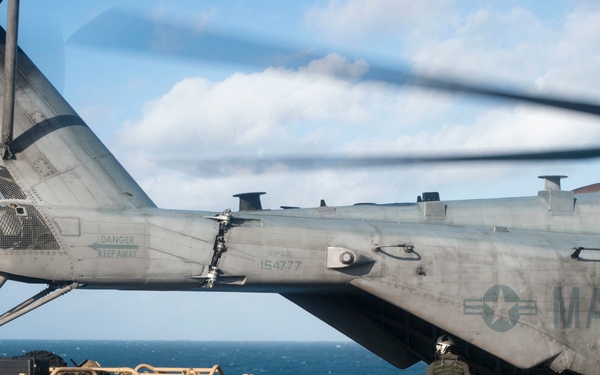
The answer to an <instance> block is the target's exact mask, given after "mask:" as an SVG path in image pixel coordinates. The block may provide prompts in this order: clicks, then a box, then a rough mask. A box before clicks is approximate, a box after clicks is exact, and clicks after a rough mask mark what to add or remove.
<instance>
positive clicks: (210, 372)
mask: <svg viewBox="0 0 600 375" xmlns="http://www.w3.org/2000/svg"><path fill="white" fill-rule="evenodd" d="M107 373H109V374H111V373H112V374H118V375H144V374H161V375H215V374H219V375H225V373H224V372H223V369H221V367H220V366H219V365H214V366H213V367H210V368H208V367H207V368H189V367H154V366H151V365H148V364H145V363H144V364H141V365H138V366H137V367H136V368H130V367H55V368H52V369H51V371H50V375H59V374H65V375H66V374H69V375H84V374H89V375H103V374H107Z"/></svg>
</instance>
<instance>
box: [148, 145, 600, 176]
mask: <svg viewBox="0 0 600 375" xmlns="http://www.w3.org/2000/svg"><path fill="white" fill-rule="evenodd" d="M599 157H600V148H586V149H567V150H558V151H556V150H555V151H552V150H551V151H534V152H518V153H497V154H482V155H477V154H462V155H460V154H454V155H414V156H409V155H389V156H385V155H382V156H357V157H354V156H350V157H341V156H331V157H329V156H297V157H281V158H256V159H252V158H241V157H240V158H235V159H213V160H200V161H192V160H173V159H171V160H169V159H167V160H161V161H157V163H158V164H159V165H162V166H164V167H167V168H171V169H175V170H178V171H181V172H184V173H187V174H190V175H194V176H202V177H219V176H227V175H237V174H244V173H245V174H265V173H277V172H290V171H298V170H321V169H364V168H370V167H371V168H377V167H397V166H402V165H416V164H440V163H475V162H540V161H544V162H546V161H559V160H583V159H593V158H599Z"/></svg>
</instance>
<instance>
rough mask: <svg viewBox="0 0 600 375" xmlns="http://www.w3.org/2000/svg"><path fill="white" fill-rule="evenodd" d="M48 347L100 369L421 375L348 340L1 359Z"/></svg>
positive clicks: (4, 353)
mask: <svg viewBox="0 0 600 375" xmlns="http://www.w3.org/2000/svg"><path fill="white" fill-rule="evenodd" d="M33 350H47V351H51V352H53V353H56V354H58V355H60V356H61V357H62V358H63V359H64V360H65V361H66V362H67V363H68V364H69V366H71V365H72V364H71V360H73V361H74V362H76V363H81V362H83V361H84V360H86V359H93V360H95V361H98V362H99V363H100V364H101V365H102V366H104V367H131V368H134V367H135V366H137V365H139V364H141V363H147V364H150V365H152V366H155V367H212V366H213V365H215V364H218V365H219V366H221V368H222V369H223V372H224V373H225V374H226V375H242V374H255V375H258V374H265V375H266V374H273V375H278V374H282V375H284V374H285V375H300V374H311V375H313V374H316V375H321V374H354V375H356V374H379V375H388V374H403V375H417V374H424V373H425V370H426V365H425V364H424V363H417V364H415V365H413V366H412V367H410V368H409V369H406V370H399V369H397V368H395V367H394V366H392V365H390V364H389V363H387V362H385V361H384V360H382V359H381V358H379V357H377V356H376V355H374V354H372V353H371V352H369V351H368V350H366V349H364V348H363V347H361V346H360V345H358V344H356V343H353V342H221V341H217V342H203V341H83V340H56V341H55V340H0V357H11V356H18V355H21V354H23V353H26V352H29V351H33Z"/></svg>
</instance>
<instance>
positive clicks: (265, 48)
mask: <svg viewBox="0 0 600 375" xmlns="http://www.w3.org/2000/svg"><path fill="white" fill-rule="evenodd" d="M256 40H264V38H249V37H246V38H242V37H239V36H237V35H233V34H226V33H219V32H215V31H211V30H208V29H206V28H204V29H202V30H197V29H192V28H188V27H185V26H181V25H173V24H168V23H165V22H161V21H159V20H155V19H150V18H143V17H141V16H139V15H134V14H130V13H125V12H123V11H120V10H118V9H117V8H112V9H110V10H108V11H106V12H105V13H103V14H101V15H99V16H98V17H96V18H95V19H93V20H92V21H90V22H89V23H88V24H86V25H84V26H83V27H82V28H81V29H79V30H78V31H77V32H75V33H74V34H73V35H72V36H71V37H70V38H69V40H68V43H76V44H83V45H86V46H95V47H103V48H110V49H122V50H126V51H132V52H142V53H153V54H163V55H167V56H174V57H179V58H186V59H193V60H198V59H201V60H212V61H217V62H225V63H231V64H238V65H254V66H258V67H262V68H265V67H267V66H283V67H286V68H298V67H300V66H306V65H307V64H308V63H309V62H310V61H313V60H316V59H320V58H323V57H324V56H326V54H319V53H315V51H313V50H309V49H299V48H290V47H283V46H279V45H277V43H272V44H269V43H268V42H265V43H262V42H256ZM342 74H343V73H340V72H336V74H335V76H336V77H337V78H348V79H352V80H355V79H356V77H353V76H351V75H350V73H348V75H347V76H345V77H344V76H343V75H342ZM360 80H362V81H380V82H386V83H388V84H392V85H411V86H417V87H422V88H427V89H433V90H438V91H446V92H450V93H453V92H460V93H465V94H470V95H476V96H481V97H488V98H495V99H504V100H510V101H514V102H527V103H534V104H538V105H544V106H550V107H555V108H562V109H568V110H572V111H576V112H581V113H588V114H592V115H596V116H599V115H600V105H598V104H596V103H591V102H586V101H575V100H567V99H563V98H560V97H552V96H547V95H534V94H528V93H523V92H517V91H509V90H500V89H495V88H493V87H490V86H483V85H476V84H470V83H467V82H465V81H464V80H460V79H449V78H439V77H434V76H420V75H415V74H412V73H409V72H407V71H403V70H401V69H397V68H394V67H390V66H385V65H376V64H369V71H368V72H367V73H366V74H365V75H363V76H362V77H361V78H360Z"/></svg>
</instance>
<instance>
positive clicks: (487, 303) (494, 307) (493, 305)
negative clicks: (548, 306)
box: [463, 285, 537, 332]
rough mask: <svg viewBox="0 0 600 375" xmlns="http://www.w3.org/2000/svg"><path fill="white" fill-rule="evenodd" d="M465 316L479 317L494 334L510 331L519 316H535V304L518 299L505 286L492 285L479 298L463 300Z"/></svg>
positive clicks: (515, 294) (531, 301) (512, 291)
mask: <svg viewBox="0 0 600 375" xmlns="http://www.w3.org/2000/svg"><path fill="white" fill-rule="evenodd" d="M463 308H464V310H463V311H464V314H465V315H481V316H482V318H483V321H484V322H485V324H487V325H488V327H490V328H491V329H493V330H494V331H496V332H506V331H509V330H510V329H512V328H513V327H514V326H515V325H516V324H517V322H518V321H519V319H520V317H521V316H524V315H536V314H537V302H536V301H534V300H524V299H520V298H519V296H518V295H517V293H516V292H515V291H514V290H512V289H511V288H510V287H508V286H506V285H494V286H492V287H491V288H490V289H488V290H487V291H486V292H485V293H484V294H483V297H481V298H467V299H464V300H463Z"/></svg>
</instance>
